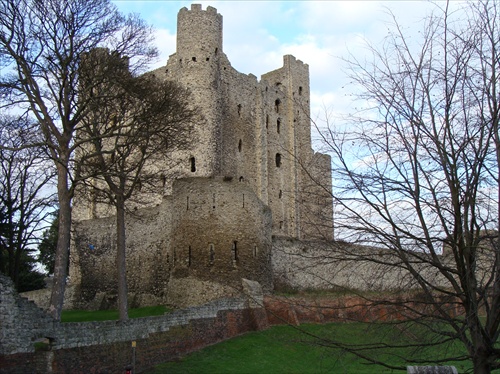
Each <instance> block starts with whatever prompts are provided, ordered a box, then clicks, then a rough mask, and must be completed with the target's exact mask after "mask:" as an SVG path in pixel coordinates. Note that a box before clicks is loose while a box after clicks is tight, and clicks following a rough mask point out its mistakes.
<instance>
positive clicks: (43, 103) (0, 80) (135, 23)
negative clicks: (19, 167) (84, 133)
mask: <svg viewBox="0 0 500 374" xmlns="http://www.w3.org/2000/svg"><path fill="white" fill-rule="evenodd" d="M151 38H152V33H151V29H150V28H149V27H147V26H146V25H145V24H144V23H143V22H142V21H141V20H140V19H138V18H137V17H136V16H133V15H130V16H128V17H125V16H123V15H121V14H120V13H119V12H118V11H117V9H116V7H115V6H114V5H113V4H112V3H111V2H110V1H108V0H75V1H66V0H43V1H42V0H6V1H2V2H1V3H0V64H1V65H2V66H1V67H2V75H1V77H0V95H1V97H2V103H1V108H5V107H15V108H16V110H18V111H19V112H20V113H21V115H26V116H29V117H31V118H34V119H35V120H36V123H38V125H39V130H40V131H41V132H42V133H43V136H44V139H43V141H44V144H45V146H46V148H47V150H48V152H49V153H50V155H51V158H52V160H53V162H54V163H55V166H56V169H57V181H58V182H57V193H58V199H59V207H60V210H59V236H58V245H57V254H56V259H55V269H54V286H53V289H52V295H51V301H50V308H49V309H50V312H51V314H52V315H53V317H54V318H56V319H60V313H61V310H62V304H63V300H64V289H65V281H66V275H67V274H66V273H67V270H66V269H67V263H68V251H69V244H70V227H71V199H72V196H73V191H74V187H75V184H74V182H75V180H73V179H72V177H71V175H72V171H71V170H70V168H71V165H72V154H73V151H74V149H75V147H76V146H77V144H76V143H75V142H74V134H75V129H76V128H77V127H78V126H79V124H80V123H81V121H82V118H84V117H85V116H86V115H87V113H88V110H89V108H88V102H87V101H86V99H84V98H83V97H82V96H81V95H80V90H81V85H80V82H79V78H80V76H79V67H80V63H81V59H82V58H83V56H84V55H85V53H87V52H89V51H91V50H93V49H95V48H98V47H105V48H109V49H110V50H111V51H113V52H116V53H117V54H119V55H126V56H128V57H129V60H130V66H131V70H132V71H133V72H134V73H136V72H137V71H138V70H140V69H142V68H143V67H144V64H146V63H147V62H149V61H150V59H151V58H152V57H154V56H155V55H156V51H155V49H154V48H152V47H151ZM95 82H96V81H95Z"/></svg>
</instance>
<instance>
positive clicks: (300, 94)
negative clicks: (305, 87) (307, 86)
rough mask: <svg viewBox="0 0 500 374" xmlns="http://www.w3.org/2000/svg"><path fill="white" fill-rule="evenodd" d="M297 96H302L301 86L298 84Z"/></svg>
mask: <svg viewBox="0 0 500 374" xmlns="http://www.w3.org/2000/svg"><path fill="white" fill-rule="evenodd" d="M299 96H302V86H299Z"/></svg>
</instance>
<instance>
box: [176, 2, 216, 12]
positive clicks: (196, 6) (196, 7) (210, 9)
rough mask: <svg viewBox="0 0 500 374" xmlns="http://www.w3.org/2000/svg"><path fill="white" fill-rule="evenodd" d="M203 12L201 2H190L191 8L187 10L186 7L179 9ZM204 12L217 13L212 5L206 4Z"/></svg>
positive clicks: (181, 10)
mask: <svg viewBox="0 0 500 374" xmlns="http://www.w3.org/2000/svg"><path fill="white" fill-rule="evenodd" d="M189 11H191V12H203V9H202V7H201V4H191V10H188V8H186V7H183V8H181V9H180V10H179V13H180V12H189ZM206 12H208V13H212V14H217V9H216V8H214V7H213V6H208V7H207V10H206Z"/></svg>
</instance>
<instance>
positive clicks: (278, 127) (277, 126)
mask: <svg viewBox="0 0 500 374" xmlns="http://www.w3.org/2000/svg"><path fill="white" fill-rule="evenodd" d="M280 127H281V118H278V120H277V121H276V131H277V132H278V134H279V133H280Z"/></svg>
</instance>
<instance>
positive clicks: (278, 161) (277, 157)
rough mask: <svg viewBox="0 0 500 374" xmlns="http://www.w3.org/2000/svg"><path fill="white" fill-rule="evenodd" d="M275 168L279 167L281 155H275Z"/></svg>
mask: <svg viewBox="0 0 500 374" xmlns="http://www.w3.org/2000/svg"><path fill="white" fill-rule="evenodd" d="M275 161H276V167H277V168H279V167H281V153H276V160H275Z"/></svg>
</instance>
